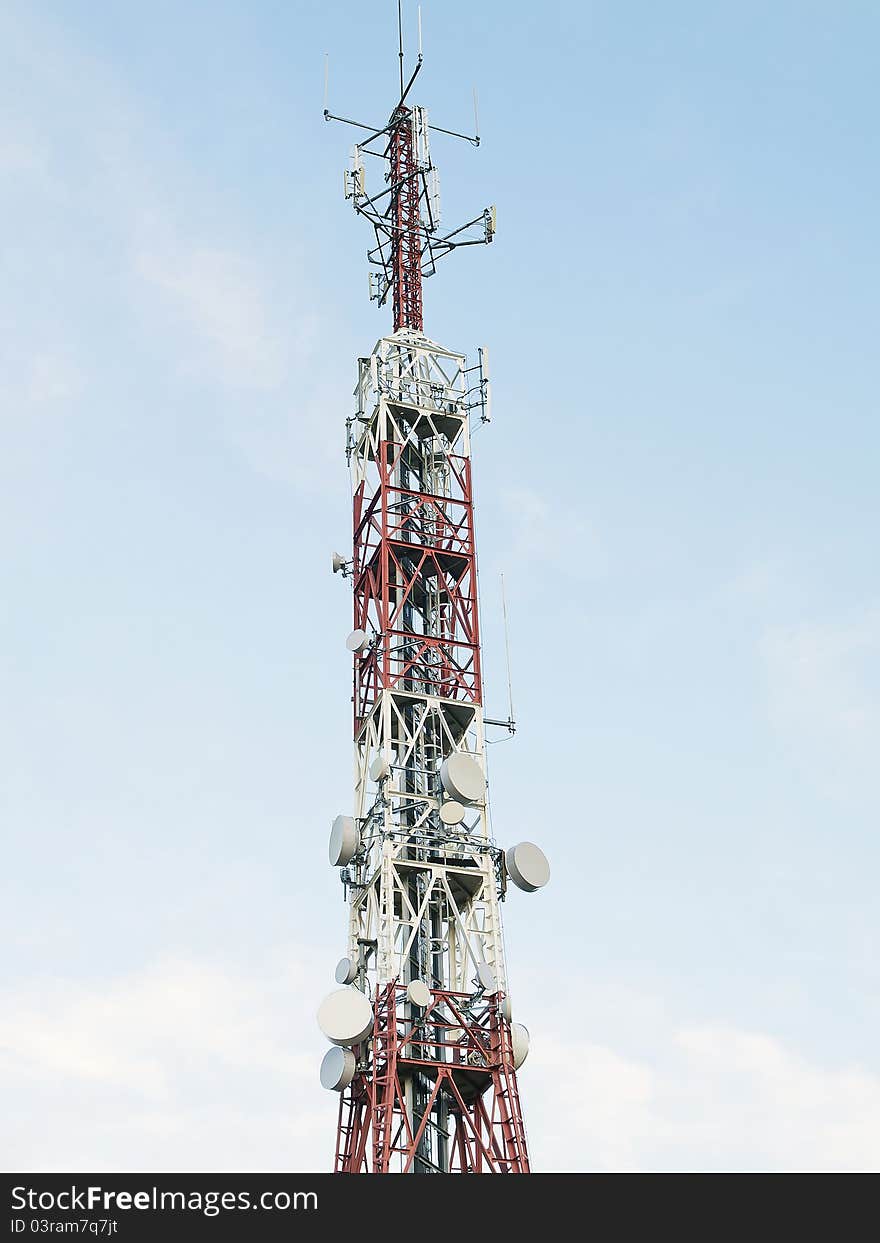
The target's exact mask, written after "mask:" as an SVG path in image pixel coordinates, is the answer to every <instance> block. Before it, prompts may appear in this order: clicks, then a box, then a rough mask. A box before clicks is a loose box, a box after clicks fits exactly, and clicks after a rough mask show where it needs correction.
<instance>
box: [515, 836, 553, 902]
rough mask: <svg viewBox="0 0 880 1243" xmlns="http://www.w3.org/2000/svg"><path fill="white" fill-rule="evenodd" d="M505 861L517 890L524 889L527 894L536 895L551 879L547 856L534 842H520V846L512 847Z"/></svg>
mask: <svg viewBox="0 0 880 1243" xmlns="http://www.w3.org/2000/svg"><path fill="white" fill-rule="evenodd" d="M504 859H505V862H506V863H507V871H508V872H509V873H510V879H511V880H512V881H513V883H514V884H515V885H516V887H517V889H522V890H523V891H524V892H525V893H534V892H535V890H536V889H541V888H542V887H543V886H544V885H546V884H547V881H548V880H549V879H550V864H549V863H548V862H547V856H546V855H545V854H544V852H543V850H541V849H540V848H539V847H538V846H536V845H535V844H534V843H533V842H520V843H519V845H518V846H511V847H510V849H509V850H508V851H507V852H506V854H505V856H504Z"/></svg>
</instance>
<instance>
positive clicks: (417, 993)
mask: <svg viewBox="0 0 880 1243" xmlns="http://www.w3.org/2000/svg"><path fill="white" fill-rule="evenodd" d="M406 995H407V997H408V998H409V1000H410V1001H411V1002H412V1003H413V1005H414V1006H418V1007H419V1009H420V1010H427V1008H428V1006H429V1005H430V1004H431V990H430V989H429V988H428V986H427V984H426V983H425V981H424V980H410V982H409V984H407V986H406Z"/></svg>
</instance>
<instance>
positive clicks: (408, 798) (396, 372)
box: [318, 49, 549, 1174]
mask: <svg viewBox="0 0 880 1243" xmlns="http://www.w3.org/2000/svg"><path fill="white" fill-rule="evenodd" d="M402 63H403V60H402V49H401V66H402ZM420 65H421V55H420V56H419V61H418V64H417V66H416V70H415V72H414V73H413V75H412V78H411V79H410V81H409V84H408V85H407V86H405V85H404V81H403V73H402V71H401V82H400V86H401V89H400V98H399V101H398V103H397V104H396V105H395V107H394V109H393V110H392V112H391V115H390V118H389V120H388V123H387V124H386V125H384V126H382V127H381V128H377V129H371V128H370V127H368V126H362V127H360V128H362V129H364V130H366V131H367V133H368V136H367V137H366V138H364V140H363V141H362V142H361V143H360V144H359V145H358V146H357V147H355V149H354V160H353V168H352V170H351V172H349V173H347V174H346V197H348V198H350V199H351V200H352V202H353V204H354V207H355V210H356V211H357V212H358V213H359V214H360V215H362V216H365V217H366V218H367V219H368V220H369V221H370V223H371V224H372V226H373V228H374V229H375V234H376V246H375V248H374V249H373V250H371V251H370V252H369V257H370V259H371V261H372V263H373V264H374V266H375V267H376V268H377V269H378V271H377V273H376V275H375V276H374V277H373V278H372V280H371V286H372V289H373V296H374V297H375V298H376V299H377V300H378V302H379V303H380V304H384V303H385V302H387V301H389V300H390V301H391V303H392V306H393V311H394V330H393V332H392V333H391V334H390V335H388V336H385V337H382V338H381V339H380V340H379V341H378V342H377V343H376V346H375V347H374V349H373V351H372V353H371V354H370V355H369V357H366V358H361V359H360V360H359V362H358V377H357V385H356V387H355V390H354V392H355V406H354V412H353V415H352V416H351V417H350V418H349V419H348V420H347V421H346V427H347V456H348V460H349V464H350V468H351V477H352V492H353V501H354V530H353V555H352V557H351V559H347V558H345V557H342V556H339V555H336V556H334V559H333V568H334V570H335V571H341V572H342V573H343V575H345V576H346V577H350V579H351V582H352V586H353V593H354V629H353V630H352V632H351V634H350V635H349V637H348V648H349V651H350V652H351V656H352V660H353V663H354V695H353V703H354V745H355V788H354V806H353V808H352V814H351V815H342V816H338V817H337V818H336V820H335V822H334V824H333V829H332V833H331V838H330V862H331V864H332V865H333V866H335V867H338V868H339V869H340V876H341V880H342V884H343V886H344V892H345V895H346V899H347V903H348V910H349V920H348V945H347V950H346V954H345V956H344V957H343V958H342V959H341V961H340V963H339V965H338V966H337V968H336V980H337V983H338V985H339V986H340V987H339V988H337V989H336V990H335V991H333V992H331V993H330V994H329V996H328V997H327V998H326V999H325V1000H324V1002H323V1003H322V1005H321V1007H320V1009H319V1012H318V1022H319V1024H320V1026H321V1029H322V1031H323V1032H324V1034H325V1036H326V1037H327V1038H328V1040H330V1042H331V1045H332V1047H331V1048H330V1050H329V1051H328V1053H327V1055H326V1057H325V1058H324V1062H323V1064H322V1067H321V1081H322V1083H323V1084H324V1086H325V1087H327V1088H328V1089H331V1090H335V1091H337V1092H338V1093H339V1129H338V1138H337V1148H336V1158H335V1166H334V1168H335V1170H336V1171H337V1172H338V1173H346V1174H356V1173H390V1172H403V1173H467V1174H470V1173H499V1174H501V1173H515V1174H523V1173H528V1172H529V1169H530V1165H529V1153H528V1145H527V1141H526V1131H525V1125H524V1122H523V1116H522V1110H521V1107H520V1098H519V1089H518V1087H517V1070H518V1069H519V1067H520V1066H521V1064H522V1062H523V1061H524V1059H525V1057H526V1053H527V1051H528V1039H529V1037H528V1032H527V1030H526V1028H525V1027H524V1026H522V1025H521V1024H520V1023H518V1022H514V1021H513V1013H512V1009H511V1001H510V989H509V985H508V972H507V966H506V963H505V958H504V945H503V936H502V928H501V908H500V904H501V902H502V901H503V900H504V898H505V896H506V893H507V890H508V885H509V883H510V882H511V881H512V882H513V884H514V885H515V886H517V887H518V888H519V889H521V890H524V891H526V892H533V891H535V890H536V889H539V888H540V887H542V886H543V885H544V884H546V882H547V880H548V879H549V866H548V864H547V860H546V859H545V857H544V855H543V854H542V852H541V851H540V850H539V849H538V847H537V846H534V845H533V844H532V843H529V842H521V843H519V844H518V845H515V846H513V847H511V848H509V849H507V850H503V849H502V848H500V847H499V846H498V845H496V843H495V842H494V840H493V838H492V835H491V832H490V825H489V817H488V791H487V783H486V759H485V745H484V728H485V727H486V725H487V724H489V725H498V726H502V727H506V728H509V729H511V730H512V729H513V722H512V720H511V721H504V722H499V721H495V722H488V721H487V720H486V719H485V718H484V715H483V683H482V676H481V665H480V626H479V609H478V599H477V563H476V548H475V542H474V503H473V491H472V482H471V444H470V426H471V421H472V420H473V419H483V420H484V421H485V420H488V380H487V377H486V375H485V369H484V355H483V352H482V351H481V352H480V355H479V361H478V362H477V364H476V365H475V366H473V367H469V366H468V363H467V359H466V358H465V356H464V355H463V354H459V353H457V352H456V351H454V350H448V349H445V348H444V347H443V346H440V345H438V344H437V343H436V342H434V341H432V340H431V339H430V338H429V337H427V336H426V335H425V332H424V326H423V318H422V278H423V276H425V275H427V274H429V273H431V272H433V270H434V265H435V263H436V260H437V259H438V258H439V257H441V256H442V255H444V254H448V253H450V252H451V251H452V250H454V249H457V248H458V247H460V246H464V245H475V244H479V243H486V242H491V240H492V237H493V234H494V229H495V214H494V210H493V209H487V210H486V211H484V212H482V213H481V214H480V215H479V216H478V217H477V218H476V219H475V220H472V221H470V222H468V224H466V225H463V226H462V227H461V228H458V229H455V230H454V231H452V232H451V233H445V234H444V233H442V231H441V229H440V222H439V201H438V195H437V190H436V172H435V169H434V166H433V164H432V162H431V158H430V154H429V145H428V137H429V131H430V130H432V129H435V128H438V127H433V126H430V125H429V124H428V120H427V115H426V112H425V110H424V109H423V108H419V107H414V106H410V105H408V104H407V102H406V100H407V96H408V93H409V89H410V87H411V86H412V83H413V81H414V80H415V77H416V75H417V74H418V71H419V67H420ZM325 116H326V117H327V119H328V120H344V118H340V117H332V116H331V114H330V113H328V112H326V111H325ZM348 123H349V124H356V123H355V122H348ZM440 132H442V133H450V132H451V131H448V130H441V131H440ZM455 136H456V137H464V136H463V135H455ZM469 141H471V142H473V143H475V144H478V143H479V138H478V137H477V136H476V135H475V136H474V137H473V138H470V139H469ZM370 156H372V157H378V158H380V159H381V160H383V161H384V164H385V169H386V185H385V188H384V189H383V190H381V191H380V192H378V193H376V194H370V193H369V192H368V190H367V186H366V178H365V175H364V163H365V157H370Z"/></svg>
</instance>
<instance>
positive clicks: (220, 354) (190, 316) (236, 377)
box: [135, 247, 307, 389]
mask: <svg viewBox="0 0 880 1243" xmlns="http://www.w3.org/2000/svg"><path fill="white" fill-rule="evenodd" d="M135 269H136V271H137V273H138V275H139V276H141V277H142V278H143V279H144V280H145V281H146V282H147V283H148V284H150V285H152V286H154V287H156V288H157V289H159V290H160V291H161V292H162V293H163V294H165V295H166V297H167V301H168V304H169V305H170V307H171V309H172V311H173V312H174V314H175V317H176V319H177V321H178V323H179V324H183V325H184V326H185V327H186V328H187V329H189V331H190V333H191V335H192V337H193V338H194V340H195V341H196V342H197V344H198V346H199V347H200V350H201V355H200V356H197V357H196V358H195V359H193V358H189V359H186V360H185V363H184V365H185V366H189V367H193V366H195V367H197V368H198V369H200V370H201V369H219V371H220V372H221V377H220V378H222V379H225V380H227V381H231V382H233V383H236V384H240V385H242V386H244V387H247V388H254V389H276V388H278V387H279V386H280V385H281V383H282V382H283V380H284V379H285V373H286V370H287V366H288V356H287V348H286V345H285V334H283V333H282V331H281V324H280V323H279V322H277V321H275V320H274V317H273V315H272V311H271V308H270V305H269V299H268V297H267V295H266V291H265V289H264V281H263V274H262V273H261V272H260V270H259V267H258V266H257V264H256V263H254V262H253V261H252V260H248V259H247V258H246V257H245V256H244V255H242V254H239V253H236V252H234V251H230V250H220V249H210V248H203V247H193V248H189V249H187V248H183V247H180V248H178V249H176V250H174V251H166V252H165V253H161V252H158V251H150V252H143V253H141V254H139V255H138V256H137V257H136V259H135ZM304 327H307V326H304V325H294V326H293V332H294V334H295V335H296V336H301V335H304Z"/></svg>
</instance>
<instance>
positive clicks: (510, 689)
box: [501, 571, 514, 724]
mask: <svg viewBox="0 0 880 1243" xmlns="http://www.w3.org/2000/svg"><path fill="white" fill-rule="evenodd" d="M501 612H502V613H503V614H504V652H505V655H506V656H507V711H508V713H509V718H508V719H509V720H510V723H511V724H513V720H514V717H513V681H512V679H511V676H510V631H509V629H508V626H507V593H506V592H505V590H504V573H503V571H502V574H501Z"/></svg>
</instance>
